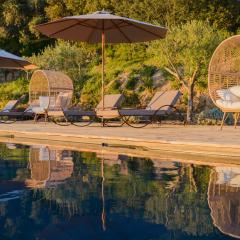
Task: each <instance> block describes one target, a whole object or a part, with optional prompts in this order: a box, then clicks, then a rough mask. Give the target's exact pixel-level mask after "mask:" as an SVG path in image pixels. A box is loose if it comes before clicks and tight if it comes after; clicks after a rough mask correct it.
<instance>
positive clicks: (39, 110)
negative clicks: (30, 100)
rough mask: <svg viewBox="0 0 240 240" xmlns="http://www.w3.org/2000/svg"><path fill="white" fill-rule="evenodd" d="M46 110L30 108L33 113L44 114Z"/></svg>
mask: <svg viewBox="0 0 240 240" xmlns="http://www.w3.org/2000/svg"><path fill="white" fill-rule="evenodd" d="M44 109H46V108H42V107H32V109H31V111H32V112H34V113H38V114H40V113H45V110H44Z"/></svg>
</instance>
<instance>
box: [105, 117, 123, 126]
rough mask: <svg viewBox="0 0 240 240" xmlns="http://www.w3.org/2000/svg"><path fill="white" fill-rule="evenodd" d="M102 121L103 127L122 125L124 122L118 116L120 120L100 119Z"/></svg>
mask: <svg viewBox="0 0 240 240" xmlns="http://www.w3.org/2000/svg"><path fill="white" fill-rule="evenodd" d="M102 123H103V126H104V127H122V126H123V125H124V124H125V122H124V121H122V118H120V122H119V121H113V119H102Z"/></svg>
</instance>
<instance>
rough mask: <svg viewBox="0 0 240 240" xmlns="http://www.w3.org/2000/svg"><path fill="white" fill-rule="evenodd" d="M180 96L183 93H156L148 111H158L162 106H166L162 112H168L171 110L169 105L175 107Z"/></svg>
mask: <svg viewBox="0 0 240 240" xmlns="http://www.w3.org/2000/svg"><path fill="white" fill-rule="evenodd" d="M180 96H181V93H180V91H178V90H169V91H165V92H164V91H160V92H156V93H155V95H154V96H153V98H152V100H151V101H150V102H149V104H148V105H147V108H146V109H149V110H158V109H160V108H161V107H162V106H165V105H166V106H165V107H162V108H161V110H164V111H168V110H170V107H169V105H172V106H174V105H175V104H176V103H177V101H178V99H179V97H180Z"/></svg>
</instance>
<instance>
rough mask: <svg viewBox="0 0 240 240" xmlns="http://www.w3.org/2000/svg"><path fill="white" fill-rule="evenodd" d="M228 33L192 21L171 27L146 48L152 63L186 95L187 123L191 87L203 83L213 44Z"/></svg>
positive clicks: (190, 109)
mask: <svg viewBox="0 0 240 240" xmlns="http://www.w3.org/2000/svg"><path fill="white" fill-rule="evenodd" d="M227 36H228V33H227V32H226V31H223V30H215V29H213V28H212V26H211V25H210V24H208V23H204V22H202V21H196V20H194V21H192V22H188V23H186V24H184V25H181V26H177V27H173V28H172V29H171V31H170V32H169V34H168V35H167V37H166V38H165V39H164V40H163V41H156V42H155V43H154V44H152V45H150V49H149V51H150V53H152V56H153V58H154V59H155V60H154V61H155V62H156V64H158V65H159V66H164V67H165V70H166V71H167V72H169V73H170V74H171V75H172V77H173V78H174V79H175V81H176V82H178V83H179V84H181V86H182V87H183V89H184V90H185V91H187V93H188V120H190V121H191V118H192V116H191V115H192V110H193V91H194V87H195V84H198V85H200V86H202V85H204V83H206V79H207V68H208V63H209V61H210V58H211V55H212V53H213V51H214V49H215V48H216V47H217V45H218V44H219V43H220V42H221V41H222V40H223V39H225V38H226V37H227Z"/></svg>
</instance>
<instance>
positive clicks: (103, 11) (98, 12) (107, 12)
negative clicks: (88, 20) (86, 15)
mask: <svg viewBox="0 0 240 240" xmlns="http://www.w3.org/2000/svg"><path fill="white" fill-rule="evenodd" d="M110 13H111V12H110V11H106V10H105V9H102V10H101V11H97V12H94V13H93V14H110Z"/></svg>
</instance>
